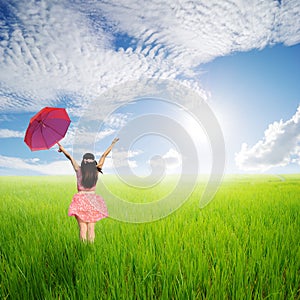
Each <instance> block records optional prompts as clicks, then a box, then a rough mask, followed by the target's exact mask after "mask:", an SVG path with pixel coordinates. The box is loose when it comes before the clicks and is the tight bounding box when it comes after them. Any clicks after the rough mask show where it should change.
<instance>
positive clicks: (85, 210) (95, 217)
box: [68, 167, 108, 223]
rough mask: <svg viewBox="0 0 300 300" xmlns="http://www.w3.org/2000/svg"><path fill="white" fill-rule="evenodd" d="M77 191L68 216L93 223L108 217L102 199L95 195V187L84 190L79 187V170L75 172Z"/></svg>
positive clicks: (80, 177)
mask: <svg viewBox="0 0 300 300" xmlns="http://www.w3.org/2000/svg"><path fill="white" fill-rule="evenodd" d="M76 177H77V190H78V193H76V194H75V195H74V196H73V199H72V202H71V204H70V206H69V210H68V215H69V216H70V217H71V216H78V217H79V218H80V219H81V220H82V221H84V222H88V223H94V222H97V221H99V220H101V219H104V218H107V217H108V211H107V207H106V204H105V202H104V200H103V198H102V197H101V196H99V195H97V194H96V193H95V190H96V185H94V186H93V187H91V188H89V189H88V188H85V187H83V186H82V185H81V179H82V174H81V168H80V167H79V169H78V170H77V171H76Z"/></svg>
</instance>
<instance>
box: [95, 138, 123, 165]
mask: <svg viewBox="0 0 300 300" xmlns="http://www.w3.org/2000/svg"><path fill="white" fill-rule="evenodd" d="M118 140H119V138H115V139H114V140H113V141H112V143H111V145H110V146H109V147H108V148H107V149H106V150H105V152H104V153H103V154H102V156H101V157H100V159H99V162H98V164H97V168H98V169H102V166H103V164H104V161H105V158H106V156H107V155H108V154H109V152H110V151H111V150H112V148H113V146H114V145H115V143H116V142H117V141H118Z"/></svg>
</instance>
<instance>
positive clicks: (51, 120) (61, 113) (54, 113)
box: [24, 107, 71, 151]
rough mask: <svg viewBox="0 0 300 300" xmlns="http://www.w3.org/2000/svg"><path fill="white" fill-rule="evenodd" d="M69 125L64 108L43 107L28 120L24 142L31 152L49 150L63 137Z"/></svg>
mask: <svg viewBox="0 0 300 300" xmlns="http://www.w3.org/2000/svg"><path fill="white" fill-rule="evenodd" d="M70 123H71V120H70V118H69V116H68V114H67V112H66V110H65V109H64V108H57V107H45V108H43V109H42V110H40V111H39V112H38V113H37V114H36V115H35V116H33V117H32V118H31V119H30V122H29V125H28V128H27V130H26V134H25V138H24V142H25V143H26V144H27V145H28V147H29V148H30V149H31V151H36V150H45V149H49V148H51V147H52V146H53V145H54V144H56V143H57V142H59V141H60V140H61V139H62V138H63V137H64V136H65V134H66V132H67V130H68V128H69V125H70Z"/></svg>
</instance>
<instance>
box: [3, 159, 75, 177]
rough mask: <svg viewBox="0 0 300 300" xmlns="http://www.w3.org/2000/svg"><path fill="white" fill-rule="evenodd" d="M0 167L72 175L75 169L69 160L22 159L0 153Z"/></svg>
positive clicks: (46, 173) (45, 173)
mask: <svg viewBox="0 0 300 300" xmlns="http://www.w3.org/2000/svg"><path fill="white" fill-rule="evenodd" d="M0 168H5V169H12V170H14V169H15V170H28V171H30V172H36V173H38V174H44V175H70V174H74V170H73V168H72V166H71V164H70V162H69V161H67V160H64V161H54V162H51V163H41V162H40V160H39V159H38V158H37V159H28V160H26V159H21V158H18V157H11V156H3V155H0Z"/></svg>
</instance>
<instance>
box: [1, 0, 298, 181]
mask: <svg viewBox="0 0 300 300" xmlns="http://www.w3.org/2000/svg"><path fill="white" fill-rule="evenodd" d="M118 2H119V1H109V2H103V1H98V2H97V1H46V0H45V1H26V2H23V1H1V4H0V143H1V152H0V175H27V174H29V175H34V174H71V173H72V168H71V166H70V165H69V163H68V162H67V161H66V160H65V159H64V158H63V157H62V155H61V154H59V153H57V151H56V150H57V149H56V147H53V149H51V150H47V151H36V152H31V151H30V150H29V148H28V147H27V146H26V145H25V143H24V142H23V138H24V134H25V130H26V127H27V125H28V122H29V119H30V118H31V117H32V116H33V115H34V114H35V113H36V112H37V111H38V110H40V109H41V108H43V107H44V106H57V107H65V108H66V109H67V111H68V113H69V115H70V118H71V120H72V123H71V125H70V128H69V130H68V133H67V135H66V137H65V139H64V140H63V141H62V143H63V144H64V145H65V147H66V148H67V149H68V150H69V151H70V152H72V153H73V151H76V150H78V149H74V147H73V146H74V139H76V135H78V128H79V125H80V120H82V117H83V116H84V115H85V113H86V109H87V108H88V107H93V106H92V105H93V103H96V104H97V105H96V107H95V111H96V112H97V113H99V118H100V119H101V118H103V116H100V115H101V106H102V107H105V108H108V107H110V106H111V107H114V108H116V107H117V106H118V105H117V100H116V99H114V98H113V97H112V98H111V99H103V100H102V102H100V103H99V101H98V102H97V101H96V99H99V97H101V95H103V93H106V92H107V91H109V90H111V89H113V88H114V87H117V86H119V85H124V84H125V85H126V82H131V81H137V82H139V81H140V80H141V79H142V78H152V79H157V80H171V81H172V82H174V81H175V82H178V85H183V86H185V87H186V88H188V89H190V90H192V91H194V92H195V93H197V94H199V97H201V98H203V99H205V101H207V103H208V105H209V106H210V108H211V109H212V111H213V112H214V114H215V115H216V117H217V118H218V121H219V124H220V126H221V128H222V132H223V135H224V140H225V147H226V169H225V172H227V173H248V172H250V173H266V172H267V173H274V174H284V173H291V172H296V173H299V164H300V125H299V124H300V120H299V119H300V110H299V109H298V107H299V105H300V85H299V79H300V59H299V58H300V4H299V1H271V0H266V1H252V2H251V4H250V5H249V3H248V2H247V1H243V0H239V1H238V0H236V1H214V0H212V1H210V3H209V4H208V3H207V2H206V1H201V0H199V1H186V2H185V1H181V2H180V3H177V2H175V1H165V2H164V3H150V2H149V3H148V2H145V3H144V2H143V1H134V0H131V1H124V2H122V3H123V4H122V5H120V4H119V3H118ZM145 5H147V10H145V9H144V6H145ZM122 92H123V91H120V90H118V92H117V95H116V98H118V97H121V96H122ZM133 94H134V93H133ZM166 100H168V101H169V102H168V101H166V102H163V101H156V100H155V99H154V100H152V102H151V101H149V100H148V101H146V100H145V99H144V100H142V101H137V102H133V103H130V104H128V105H126V106H120V107H119V108H118V109H114V112H112V113H111V114H110V115H109V116H107V118H106V120H105V123H104V125H103V127H102V128H101V132H100V131H99V129H98V128H96V130H94V131H92V132H91V131H90V132H89V133H90V134H91V136H92V138H93V140H94V149H92V150H93V151H94V152H95V153H96V155H100V154H101V153H102V151H104V150H105V148H106V147H107V146H108V145H109V143H110V141H111V140H112V139H113V138H114V137H115V136H118V134H119V133H120V130H122V128H124V127H126V126H127V125H129V124H130V122H132V120H134V119H135V118H137V117H139V116H145V115H149V114H150V113H152V114H154V115H162V116H164V117H165V118H166V119H167V117H168V118H169V119H172V120H173V121H178V120H180V124H181V126H182V127H183V128H185V129H186V130H187V131H188V132H189V135H190V136H191V137H192V139H193V140H194V142H195V145H196V146H197V148H198V157H197V158H196V159H197V160H198V163H199V165H200V169H201V172H203V173H206V172H209V170H210V163H211V161H212V159H213V157H211V153H210V151H209V149H210V147H209V139H207V138H206V137H205V130H204V131H203V130H202V128H201V127H197V124H196V123H195V122H194V120H193V116H190V115H189V114H188V113H187V112H184V110H182V109H180V108H178V106H176V103H173V104H172V100H173V99H166ZM103 111H104V109H103ZM103 119H104V118H103ZM143 126H144V125H143V122H141V127H143ZM147 126H148V125H147ZM164 126H165V124H164V122H162V121H161V128H163V127H164ZM81 129H82V128H81ZM86 130H87V129H86ZM145 130H146V127H145ZM147 130H149V128H148V129H147ZM170 135H172V133H170ZM179 144H181V143H179ZM182 144H184V138H183V139H182ZM180 146H181V145H176V144H174V143H172V139H171V138H170V137H168V136H162V135H161V134H160V133H159V132H152V134H148V135H146V134H145V136H142V137H140V138H137V139H135V140H133V141H132V145H131V148H130V149H129V151H123V150H124V149H122V147H121V146H119V148H117V149H116V151H115V153H113V158H114V159H115V162H114V161H113V159H112V158H111V157H109V158H108V160H107V162H106V165H105V172H107V173H111V172H113V170H114V169H113V164H119V165H122V164H123V163H125V162H127V163H128V165H129V166H130V167H131V169H132V170H133V172H135V173H137V174H147V172H149V167H150V160H151V157H153V156H155V155H159V156H161V157H162V158H163V159H164V161H165V163H166V165H167V170H168V172H170V173H172V172H175V173H176V172H180V170H181V167H182V163H183V161H184V158H183V157H181V153H180Z"/></svg>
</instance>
